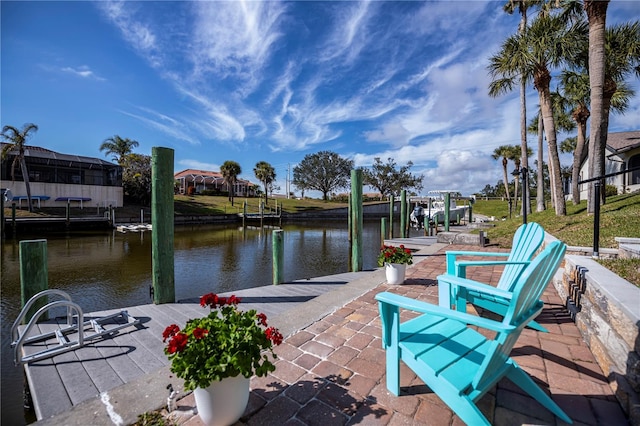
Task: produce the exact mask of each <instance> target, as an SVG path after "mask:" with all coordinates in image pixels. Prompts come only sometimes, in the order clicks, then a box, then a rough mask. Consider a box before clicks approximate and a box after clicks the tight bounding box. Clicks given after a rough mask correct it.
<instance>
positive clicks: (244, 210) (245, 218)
mask: <svg viewBox="0 0 640 426" xmlns="http://www.w3.org/2000/svg"><path fill="white" fill-rule="evenodd" d="M246 220H247V202H246V201H245V202H244V203H242V227H243V228H244V227H245V224H246Z"/></svg>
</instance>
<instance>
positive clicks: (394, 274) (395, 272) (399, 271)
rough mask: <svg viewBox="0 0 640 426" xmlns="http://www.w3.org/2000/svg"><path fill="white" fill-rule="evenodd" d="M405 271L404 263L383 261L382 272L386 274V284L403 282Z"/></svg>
mask: <svg viewBox="0 0 640 426" xmlns="http://www.w3.org/2000/svg"><path fill="white" fill-rule="evenodd" d="M406 271H407V265H406V264H404V263H385V264H384V272H385V274H386V276H387V284H403V283H404V277H405V274H406Z"/></svg>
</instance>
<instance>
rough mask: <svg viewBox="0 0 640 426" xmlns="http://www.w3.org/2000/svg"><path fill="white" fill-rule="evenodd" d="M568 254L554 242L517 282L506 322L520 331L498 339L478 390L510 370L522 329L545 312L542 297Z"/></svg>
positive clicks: (476, 384) (481, 372) (480, 375)
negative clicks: (511, 355) (507, 369)
mask: <svg viewBox="0 0 640 426" xmlns="http://www.w3.org/2000/svg"><path fill="white" fill-rule="evenodd" d="M565 250H566V245H565V244H564V243H562V242H560V241H553V242H551V243H550V244H549V245H548V246H547V247H546V248H545V249H544V250H543V251H542V252H541V253H540V254H539V255H538V256H537V257H536V258H535V259H534V260H533V261H532V262H531V264H530V265H529V266H528V267H527V268H526V269H525V270H524V271H523V273H522V275H521V276H520V277H519V278H518V279H517V281H516V283H515V285H514V289H513V298H512V299H511V303H510V305H509V307H508V309H507V313H506V314H505V317H504V319H503V321H502V322H503V323H505V324H508V325H513V326H516V327H517V328H516V330H514V331H511V332H509V333H499V334H498V335H497V336H496V338H495V339H494V341H493V342H492V344H491V346H490V348H489V349H488V351H487V356H486V358H485V360H484V362H483V365H482V366H481V367H480V370H479V371H478V373H477V374H476V377H475V378H474V380H473V382H472V386H473V387H474V388H475V389H483V388H486V387H487V386H490V384H491V383H492V382H493V381H494V380H495V378H499V377H501V376H502V372H503V370H504V369H505V368H507V366H506V364H505V362H506V361H507V360H508V359H509V354H510V353H511V349H512V348H513V345H515V343H516V341H517V340H518V337H520V333H521V331H522V329H523V328H524V327H525V325H526V324H527V323H528V322H529V320H530V319H532V318H533V317H535V316H536V315H538V313H539V312H540V311H541V310H542V306H543V302H542V301H541V300H540V297H541V296H542V293H543V292H544V290H545V288H546V287H547V285H548V284H549V281H550V280H551V278H552V277H553V275H554V274H555V273H556V271H557V270H558V267H559V266H560V262H561V261H562V259H563V258H564V252H565Z"/></svg>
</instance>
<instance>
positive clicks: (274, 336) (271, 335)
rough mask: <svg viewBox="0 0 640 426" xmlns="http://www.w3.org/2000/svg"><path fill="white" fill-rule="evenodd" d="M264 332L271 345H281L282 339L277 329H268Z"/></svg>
mask: <svg viewBox="0 0 640 426" xmlns="http://www.w3.org/2000/svg"><path fill="white" fill-rule="evenodd" d="M264 332H265V334H266V335H267V339H269V340H271V341H272V342H273V344H275V345H279V344H280V343H282V339H283V337H282V334H280V332H279V331H278V329H277V328H275V327H269V328H267V329H266V330H265V331H264Z"/></svg>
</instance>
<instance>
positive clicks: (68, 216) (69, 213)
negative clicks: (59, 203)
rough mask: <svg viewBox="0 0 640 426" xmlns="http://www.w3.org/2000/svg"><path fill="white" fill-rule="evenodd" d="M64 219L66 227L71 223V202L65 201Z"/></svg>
mask: <svg viewBox="0 0 640 426" xmlns="http://www.w3.org/2000/svg"><path fill="white" fill-rule="evenodd" d="M65 219H66V221H67V226H69V223H70V222H71V201H70V200H69V199H67V209H66V210H65Z"/></svg>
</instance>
